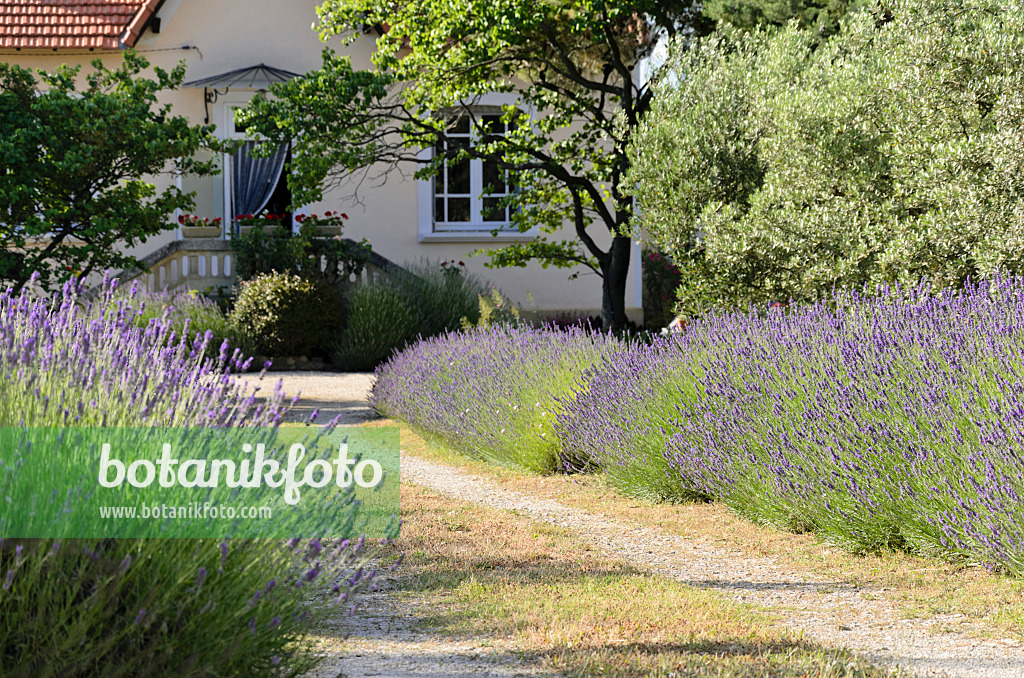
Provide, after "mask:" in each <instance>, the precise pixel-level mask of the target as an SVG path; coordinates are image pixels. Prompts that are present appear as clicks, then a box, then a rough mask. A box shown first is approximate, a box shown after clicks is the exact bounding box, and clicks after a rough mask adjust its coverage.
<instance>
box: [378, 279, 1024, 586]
mask: <svg viewBox="0 0 1024 678" xmlns="http://www.w3.org/2000/svg"><path fill="white" fill-rule="evenodd" d="M1022 330H1024V280H1021V279H1018V278H1013V279H1010V278H1007V279H999V280H994V281H992V282H988V283H981V284H973V285H970V286H968V287H967V288H966V289H963V290H960V291H944V292H941V293H937V294H936V293H931V292H929V291H926V290H924V289H915V288H900V287H894V288H889V289H886V290H883V291H882V292H881V293H880V294H878V295H876V296H873V297H870V298H868V297H862V296H860V295H857V294H843V295H841V296H839V297H837V298H836V299H833V300H831V301H830V302H829V303H819V304H817V305H812V306H801V307H794V308H790V309H782V308H777V309H773V310H771V311H770V312H768V313H767V314H765V313H755V312H750V313H732V314H712V315H709V316H706V317H704V318H702V319H700V320H699V321H697V322H694V323H692V324H691V325H690V326H689V327H688V328H687V330H686V331H685V332H683V333H682V334H680V335H677V336H673V337H670V338H660V339H658V340H656V341H654V342H653V343H652V344H651V345H645V344H641V343H636V342H620V341H617V340H615V339H612V338H610V337H606V336H601V335H587V334H586V333H583V332H580V331H575V332H570V333H560V332H557V331H551V330H520V329H514V330H509V329H501V328H496V329H490V330H486V331H476V332H471V333H468V334H465V333H457V334H449V335H447V336H444V337H441V338H437V339H435V340H432V341H429V342H424V343H422V344H419V345H416V346H414V347H412V348H410V349H409V350H407V351H406V352H404V353H402V354H400V355H398V356H396V357H395V358H394V359H393V360H392V361H391V362H389V363H387V364H386V365H384V366H382V367H381V368H380V369H379V371H378V374H379V380H378V385H377V387H376V389H375V392H374V404H375V406H376V407H377V409H378V410H380V411H381V412H382V413H384V414H386V415H389V416H393V417H395V418H399V419H404V420H406V421H408V422H410V423H411V424H412V425H414V426H415V427H416V428H418V429H419V430H422V431H424V432H426V433H428V434H431V435H433V436H436V437H437V438H440V439H441V440H442V441H444V442H445V443H447V444H450V445H453V446H457V447H458V448H459V449H462V450H464V451H467V452H469V453H470V454H474V455H477V456H481V457H484V458H487V459H490V460H495V461H499V462H502V463H507V464H512V465H518V466H522V467H526V468H529V469H532V470H536V471H544V472H551V471H555V470H557V469H562V470H575V469H585V468H599V469H600V470H601V472H603V473H606V474H607V476H608V478H609V480H610V481H611V482H612V483H614V484H615V485H616V486H617V487H619V488H620V489H621V490H622V491H624V492H626V493H629V494H634V495H644V496H649V497H656V498H660V499H665V500H670V501H685V500H703V499H711V500H715V501H721V502H724V503H726V504H727V505H728V506H730V507H731V508H732V509H734V510H735V511H737V512H739V513H740V514H742V515H744V516H747V517H749V518H751V519H753V520H756V521H759V522H765V523H770V524H775V525H778V526H781V527H784V528H788V529H795V530H800V531H804V530H813V531H814V532H816V533H817V534H818V535H819V536H820V537H822V538H824V539H826V540H828V541H831V542H834V543H837V544H840V545H842V546H844V547H846V548H849V549H852V550H870V551H874V550H880V549H907V550H911V551H914V552H919V553H926V554H934V555H939V556H941V557H944V558H948V559H952V560H958V561H964V562H975V563H982V564H985V565H986V566H989V567H993V568H998V569H1001V570H1003V571H1006V572H1009V573H1012V574H1014V575H1017V576H1019V575H1021V574H1022V573H1024V544H1022V538H1024V520H1022V518H1024V516H1022V510H1024V509H1022V507H1021V502H1020V497H1021V495H1022V494H1024V402H1022V394H1024V381H1022V362H1024V361H1022V351H1024V332H1022Z"/></svg>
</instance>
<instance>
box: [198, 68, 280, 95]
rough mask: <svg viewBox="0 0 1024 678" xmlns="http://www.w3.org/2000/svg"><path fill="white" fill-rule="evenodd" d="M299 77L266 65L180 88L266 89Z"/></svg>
mask: <svg viewBox="0 0 1024 678" xmlns="http://www.w3.org/2000/svg"><path fill="white" fill-rule="evenodd" d="M297 77H299V74H298V73H292V72H291V71H286V70H284V69H281V68H274V67H273V66H267V65H266V64H259V65H258V66H250V67H249V68H239V69H238V70H234V71H229V72H227V73H221V74H220V75H214V76H211V77H209V78H202V79H201V80H192V81H191V82H186V83H185V84H183V85H182V87H204V88H207V89H220V90H225V89H266V88H267V86H268V85H271V84H272V83H275V82H287V81H288V80H291V79H292V78H297Z"/></svg>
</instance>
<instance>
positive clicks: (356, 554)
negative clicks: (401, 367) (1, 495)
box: [0, 284, 373, 677]
mask: <svg viewBox="0 0 1024 678" xmlns="http://www.w3.org/2000/svg"><path fill="white" fill-rule="evenodd" d="M154 301H157V302H158V301H159V297H157V298H156V299H154V297H153V295H146V294H143V293H140V292H138V291H137V290H133V291H132V292H131V293H129V294H118V293H116V292H115V290H114V288H113V286H110V287H108V288H106V289H105V291H104V293H103V294H102V295H101V298H100V299H99V300H97V302H96V303H95V304H93V305H86V304H84V303H82V302H81V299H80V297H79V295H78V292H77V290H76V289H75V287H74V286H73V285H72V284H69V285H68V286H66V287H65V288H64V289H63V290H62V292H61V293H59V294H58V295H57V296H56V297H55V298H53V299H52V300H40V299H37V298H33V297H32V296H30V295H29V294H27V293H22V294H19V295H12V294H11V293H10V292H7V293H4V294H0V425H2V426H76V425H81V426H86V425H106V426H148V425H153V426H257V425H259V426H268V425H269V426H272V425H275V424H276V422H277V421H278V420H279V419H280V417H281V416H282V414H283V413H284V412H285V410H286V409H287V403H286V402H284V399H283V394H282V392H281V390H280V387H279V388H278V390H277V391H276V392H275V394H274V395H272V396H271V397H269V398H268V399H267V401H266V402H265V403H258V402H257V401H256V398H255V394H254V393H250V392H247V391H246V389H245V388H244V387H243V385H242V383H241V382H240V381H239V380H237V378H236V377H235V376H233V374H232V372H234V371H236V370H241V369H244V368H245V367H247V361H245V360H243V359H242V356H241V355H240V354H239V353H238V352H237V351H235V352H231V351H230V350H229V348H228V346H227V344H226V342H225V344H223V345H222V346H221V348H220V351H219V356H218V359H217V360H211V359H209V358H206V357H204V352H205V348H206V343H207V342H208V341H209V339H210V335H211V333H210V332H206V333H205V335H203V336H197V337H190V336H188V334H187V333H186V332H185V331H184V329H182V330H181V331H178V332H176V331H175V329H174V323H173V322H172V318H171V313H172V312H171V311H170V310H167V311H165V312H164V313H163V314H162V315H161V316H160V317H158V318H154V319H152V320H150V321H149V322H148V323H147V324H146V325H145V326H144V327H139V326H138V320H139V318H140V317H141V316H143V315H144V314H145V313H146V312H147V311H146V310H145V309H146V307H147V305H148V307H150V308H151V307H152V304H153V303H154ZM0 470H2V471H7V469H0ZM5 510H9V509H5ZM370 551H371V549H369V548H367V544H366V543H365V542H363V541H361V540H360V541H353V542H347V541H344V542H334V543H320V542H319V541H317V540H312V541H307V542H299V541H298V540H292V541H289V542H282V541H280V540H241V539H236V540H228V541H223V542H222V541H218V540H210V539H148V540H127V539H122V540H115V539H107V540H99V541H97V540H68V541H65V542H63V543H61V542H59V541H54V540H10V539H9V540H6V541H4V540H0V675H13V676H17V675H24V676H61V677H63V676H117V675H123V676H172V675H173V676H206V675H209V676H213V675H218V676H219V675H246V676H295V675H300V674H302V673H303V672H305V671H306V670H308V669H309V668H310V667H311V666H312V665H313V664H314V663H315V661H316V660H315V656H314V655H313V654H312V653H311V652H310V651H309V650H310V648H309V647H308V641H306V640H304V638H305V636H304V633H305V632H306V631H307V630H308V624H309V619H310V615H311V614H312V613H315V612H317V611H318V609H319V607H320V605H321V604H328V603H329V604H331V605H335V606H336V605H342V606H344V608H345V609H349V608H350V607H351V605H352V604H353V601H354V598H355V597H356V596H357V595H358V594H359V593H360V592H362V591H364V590H366V589H367V588H368V587H371V586H372V585H373V584H372V582H373V573H372V571H370V570H367V569H363V568H364V567H365V564H366V562H367V558H368V555H369V553H370Z"/></svg>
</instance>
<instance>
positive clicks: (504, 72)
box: [243, 0, 707, 328]
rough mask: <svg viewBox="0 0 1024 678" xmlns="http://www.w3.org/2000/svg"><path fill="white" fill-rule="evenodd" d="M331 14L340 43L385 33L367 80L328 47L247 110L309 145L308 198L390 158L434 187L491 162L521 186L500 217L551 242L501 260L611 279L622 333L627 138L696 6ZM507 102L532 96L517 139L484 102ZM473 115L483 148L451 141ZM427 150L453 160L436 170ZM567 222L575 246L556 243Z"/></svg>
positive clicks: (298, 173) (297, 160) (409, 6)
mask: <svg viewBox="0 0 1024 678" xmlns="http://www.w3.org/2000/svg"><path fill="white" fill-rule="evenodd" d="M319 16H320V21H321V25H320V28H321V32H322V37H323V38H324V39H325V40H326V39H329V38H331V37H334V36H342V37H343V38H344V40H345V41H346V42H348V43H351V42H353V41H355V40H357V39H359V38H360V37H361V36H362V35H363V32H364V29H367V30H369V28H370V27H371V26H372V27H376V29H377V30H378V32H380V33H381V35H380V38H379V39H378V42H377V50H376V51H375V53H374V55H373V57H372V60H373V69H372V70H355V69H354V68H353V67H352V65H351V63H350V61H349V59H348V58H347V57H340V56H338V55H337V54H336V53H335V52H334V51H332V50H330V49H327V50H325V51H324V56H323V67H322V68H321V70H319V71H317V72H313V73H309V74H307V75H305V76H304V77H301V78H297V79H295V80H292V81H290V82H288V83H283V84H280V85H275V86H273V87H272V89H271V91H272V93H273V94H274V98H270V97H266V98H258V99H256V100H255V101H254V103H253V104H252V105H251V107H250V110H249V111H248V112H247V113H244V114H243V117H244V119H245V122H246V123H247V124H249V125H250V126H251V128H252V129H253V130H254V131H257V132H259V133H261V134H262V135H263V136H264V137H266V138H268V139H270V140H273V141H277V142H280V141H286V140H288V141H293V142H294V143H295V144H296V146H297V152H296V153H295V155H294V156H293V171H292V173H291V174H290V175H289V182H290V185H291V188H292V191H293V198H294V199H296V200H297V201H310V200H314V199H317V198H319V196H320V195H321V191H322V190H323V188H324V187H325V186H328V185H331V183H332V180H334V179H339V178H341V177H345V176H350V175H351V173H353V172H359V171H366V169H367V168H369V167H371V166H374V165H377V164H378V163H383V164H385V165H386V166H389V167H395V166H397V165H399V164H400V163H406V162H407V163H415V164H417V166H418V170H417V176H419V177H421V178H426V177H430V176H435V175H436V174H437V173H438V171H439V170H440V169H441V168H442V167H443V166H444V163H446V162H447V163H459V162H463V161H465V160H467V159H471V158H472V159H480V160H483V161H485V162H487V163H492V164H493V166H496V167H498V168H500V169H501V170H503V171H504V172H507V173H508V183H509V185H513V186H515V191H514V192H512V193H511V194H510V195H509V196H507V197H505V198H502V199H500V200H497V199H495V207H497V208H499V209H500V208H503V207H505V206H511V207H513V208H514V209H513V210H512V215H513V216H512V220H513V223H514V225H515V226H516V227H517V228H519V229H520V230H521V231H527V230H529V229H531V228H533V227H535V226H539V228H540V231H541V233H542V236H541V237H539V238H537V239H536V240H533V241H531V242H528V243H518V244H513V245H510V246H507V247H504V248H501V249H492V250H490V252H489V254H490V257H491V259H490V262H489V265H490V266H494V267H504V266H525V265H526V263H527V262H528V261H530V260H538V261H539V262H540V264H541V265H542V266H544V267H547V266H550V265H554V266H558V267H565V268H569V267H576V266H584V267H588V268H590V269H591V270H592V271H594V272H595V273H597V274H598V275H600V276H601V279H602V290H603V295H602V298H603V316H604V322H605V324H606V326H609V327H615V328H620V327H622V326H623V325H624V324H625V323H626V315H625V289H626V275H627V272H628V269H629V256H630V237H629V235H628V234H627V233H626V232H625V230H624V229H625V227H626V226H627V224H628V222H629V218H630V214H631V201H630V199H629V198H628V197H626V196H624V195H622V193H620V191H619V189H618V186H619V182H620V179H621V178H622V176H623V175H624V173H625V171H626V170H627V169H628V159H627V157H626V154H625V148H626V144H627V143H628V141H629V139H630V137H631V135H632V133H633V130H634V129H635V128H636V126H637V124H639V121H640V119H641V118H642V117H643V115H644V114H645V113H646V111H647V109H648V107H649V106H650V104H651V97H652V92H651V90H650V88H649V87H648V86H647V85H646V84H640V83H638V82H637V78H634V68H635V66H636V65H637V63H638V60H639V59H640V58H641V57H643V56H644V55H645V54H646V53H647V51H648V50H649V49H650V47H651V45H652V44H653V38H654V37H655V36H657V35H666V36H669V37H672V36H675V35H677V34H683V35H688V34H692V33H693V32H694V31H695V30H696V31H698V32H701V31H705V30H706V29H707V26H706V25H705V24H704V22H703V21H702V20H701V18H700V15H699V12H698V11H696V10H695V7H694V5H691V3H690V1H689V0H685V1H683V2H680V1H678V0H676V1H674V2H666V1H664V0H661V1H658V0H620V1H615V2H612V1H610V0H558V1H556V2H551V1H550V0H469V1H466V0H460V1H458V2H455V1H454V0H413V1H411V2H404V3H394V2H390V0H328V2H326V3H325V4H324V5H323V6H322V7H321V8H320V10H319ZM492 92H504V93H512V92H514V93H515V96H516V97H517V100H518V103H517V104H516V105H515V106H513V105H505V106H502V107H501V110H500V111H496V112H495V113H496V114H497V115H500V119H501V122H500V124H501V125H502V130H503V131H504V130H505V129H506V126H507V130H508V131H507V134H497V133H495V128H494V127H493V125H495V124H496V120H495V117H494V116H493V115H492V116H486V115H481V114H480V110H479V109H478V108H476V107H475V105H476V104H478V103H479V101H480V98H481V97H483V96H484V95H486V94H488V93H492ZM466 120H468V121H469V123H470V125H471V127H472V129H473V134H474V138H475V139H476V143H474V144H472V145H470V146H465V145H459V144H458V141H457V140H453V139H452V138H451V136H450V135H451V134H452V132H453V130H454V129H455V128H456V127H458V126H459V125H464V124H465V121H466ZM617 121H618V122H617ZM425 148H435V149H439V150H438V152H435V153H434V155H433V158H432V159H430V160H424V159H422V157H421V155H420V151H421V149H425ZM378 166H379V165H378ZM489 188H490V189H493V188H494V185H493V184H491V186H490V187H489ZM490 192H493V191H488V190H486V189H485V191H484V193H485V195H486V194H489V193H490ZM567 221H568V222H569V223H571V224H572V226H573V228H574V234H575V237H574V238H573V239H569V240H561V241H554V240H552V239H550V238H549V236H550V235H551V234H553V233H554V232H555V231H557V230H558V229H559V228H560V227H561V226H562V225H563V224H564V223H566V222H567ZM595 231H597V232H595Z"/></svg>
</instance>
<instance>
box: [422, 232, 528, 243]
mask: <svg viewBox="0 0 1024 678" xmlns="http://www.w3.org/2000/svg"><path fill="white" fill-rule="evenodd" d="M536 237H537V234H536V233H535V232H533V231H527V232H526V233H520V232H518V231H513V232H511V233H498V234H497V235H491V233H490V231H440V232H435V233H420V236H419V241H420V242H499V243H500V242H528V241H530V240H533V239H535V238H536Z"/></svg>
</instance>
